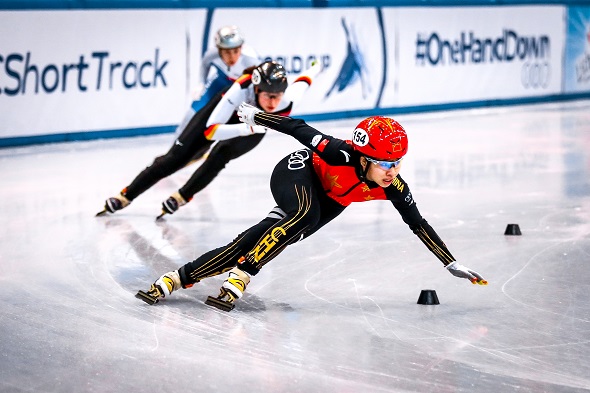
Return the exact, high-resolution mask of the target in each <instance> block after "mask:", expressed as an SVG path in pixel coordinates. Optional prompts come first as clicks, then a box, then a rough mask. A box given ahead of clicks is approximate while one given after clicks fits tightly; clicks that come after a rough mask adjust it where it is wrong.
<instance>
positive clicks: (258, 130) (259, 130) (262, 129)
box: [248, 126, 268, 134]
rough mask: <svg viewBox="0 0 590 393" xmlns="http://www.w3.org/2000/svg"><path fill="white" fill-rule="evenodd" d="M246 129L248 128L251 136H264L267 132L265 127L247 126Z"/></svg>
mask: <svg viewBox="0 0 590 393" xmlns="http://www.w3.org/2000/svg"><path fill="white" fill-rule="evenodd" d="M248 128H250V130H251V131H252V134H266V131H268V128H266V127H265V126H248Z"/></svg>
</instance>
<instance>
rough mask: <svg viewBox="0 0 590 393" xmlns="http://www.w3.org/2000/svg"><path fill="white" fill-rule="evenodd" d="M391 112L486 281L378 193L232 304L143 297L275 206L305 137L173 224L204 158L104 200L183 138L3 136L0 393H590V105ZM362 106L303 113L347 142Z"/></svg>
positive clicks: (426, 203) (457, 245)
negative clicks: (287, 166) (121, 201)
mask: <svg viewBox="0 0 590 393" xmlns="http://www.w3.org/2000/svg"><path fill="white" fill-rule="evenodd" d="M395 118H396V119H397V120H399V121H400V122H401V123H402V125H403V126H404V127H405V129H406V130H407V131H408V134H409V143H410V146H409V153H408V155H407V156H406V159H405V162H404V167H403V168H402V171H401V175H402V176H403V177H404V179H405V180H406V181H407V182H408V183H409V185H410V187H411V189H412V192H413V195H414V198H415V200H416V202H417V204H418V207H419V209H420V211H421V213H422V215H423V216H424V217H425V218H426V219H427V220H428V222H429V223H430V224H431V225H432V226H433V228H434V229H435V230H436V231H437V232H438V234H439V235H440V236H441V238H442V239H443V240H444V241H445V243H446V244H447V246H448V247H449V249H450V251H451V252H452V253H453V255H454V256H455V257H456V258H457V259H458V261H459V262H460V263H462V264H464V265H466V266H468V267H469V268H472V269H473V270H475V271H477V272H478V273H480V274H481V275H482V276H484V278H485V279H487V280H488V281H489V285H488V286H487V287H484V286H478V285H477V286H476V285H471V284H470V283H469V282H468V281H467V280H463V279H458V278H455V277H453V276H451V274H449V273H448V272H447V271H445V270H444V269H443V267H442V264H441V263H440V262H439V261H438V260H437V259H436V258H435V257H434V256H433V255H432V254H431V253H430V252H429V251H428V250H427V249H426V247H424V245H423V244H422V243H421V242H420V241H419V239H418V238H417V237H416V236H415V235H414V234H413V233H412V232H411V231H410V230H409V229H408V227H407V226H406V225H405V224H404V223H403V222H402V220H401V218H400V217H399V214H398V213H397V211H396V210H395V209H394V208H393V206H391V204H390V203H389V202H385V201H378V202H370V203H362V204H355V205H353V206H351V207H350V208H348V209H347V210H346V211H345V212H344V213H343V214H342V215H341V216H340V217H339V218H338V219H336V220H335V221H334V222H332V223H330V224H329V225H327V226H326V227H325V228H323V229H322V230H321V231H319V232H318V233H316V234H315V235H314V236H312V237H310V238H309V239H306V240H305V241H303V242H300V243H297V244H295V245H293V246H291V247H289V248H288V249H287V250H286V251H285V252H283V253H282V254H281V255H280V256H279V257H277V258H276V259H274V260H273V261H272V262H271V263H270V264H268V265H267V266H265V268H264V269H263V270H262V271H261V273H260V274H258V275H257V276H256V277H255V278H254V279H253V280H252V282H251V283H250V285H249V286H248V289H247V292H246V293H245V295H244V297H243V298H242V299H241V300H239V302H238V303H237V304H236V308H235V309H234V310H233V311H232V312H230V313H227V312H223V311H220V310H217V309H215V308H212V307H209V306H206V305H205V304H204V303H203V301H204V300H205V299H206V297H207V296H208V295H217V293H218V288H219V286H220V285H221V283H222V282H223V280H224V279H225V275H222V276H218V277H214V278H211V279H208V280H205V281H203V282H201V283H199V284H197V285H195V286H194V287H193V288H191V289H188V290H181V291H178V292H175V293H174V294H172V295H171V296H170V297H168V298H166V299H164V300H163V301H161V302H160V303H159V304H157V305H154V306H148V305H147V304H145V303H143V302H141V301H140V300H138V299H136V298H135V297H134V295H135V293H136V292H137V290H139V289H147V288H148V287H149V285H150V284H151V283H152V282H153V281H154V280H155V279H156V278H157V277H159V276H160V275H161V274H163V273H165V272H167V271H169V270H173V269H176V268H178V267H179V266H181V265H183V264H184V263H186V262H188V261H191V260H193V259H194V258H196V257H197V256H198V255H200V254H201V253H203V252H205V251H208V250H209V249H212V248H215V247H218V246H221V245H223V244H226V243H228V242H229V241H230V240H231V239H232V238H233V237H234V236H235V235H237V234H238V233H239V232H241V231H242V230H244V229H246V228H247V227H249V226H250V225H252V224H254V223H256V222H258V221H259V220H260V219H262V218H263V217H264V216H265V215H266V213H267V212H268V211H269V210H270V209H271V208H272V207H273V206H274V202H273V200H272V197H271V194H270V191H269V185H268V180H269V177H270V173H271V171H272V168H273V167H274V164H275V163H276V162H277V161H278V160H279V159H280V158H282V157H283V156H285V155H287V154H288V153H290V152H291V151H293V150H296V149H298V148H299V147H300V145H299V144H298V143H297V142H296V141H295V140H293V139H291V138H290V137H288V136H285V135H282V134H277V133H269V134H268V135H267V136H266V137H265V138H264V140H263V142H262V143H261V144H260V145H259V146H258V147H257V148H256V149H255V150H254V151H252V152H251V153H249V154H247V155H245V156H243V157H241V158H240V159H238V160H236V161H233V162H231V163H230V164H229V165H228V167H227V168H226V169H225V170H224V171H223V172H222V173H221V174H220V176H219V177H218V178H217V179H216V180H214V181H213V183H212V184H211V185H210V186H209V187H208V188H206V189H205V190H204V191H203V192H202V193H200V194H197V196H196V197H195V199H194V200H193V201H192V202H190V203H189V204H187V205H186V206H184V207H182V208H181V209H180V210H179V211H178V212H177V213H176V214H174V215H171V216H167V218H166V219H165V220H163V221H161V222H156V221H155V220H154V219H155V217H156V216H157V215H158V214H159V213H160V205H161V202H162V201H163V200H165V199H166V198H168V196H169V195H170V194H171V193H172V192H174V191H175V190H177V189H178V188H179V187H180V186H182V185H183V184H184V182H185V181H186V180H187V179H188V177H189V176H190V175H191V173H192V172H193V171H194V169H195V168H196V166H191V167H188V168H185V169H183V170H182V171H180V172H178V173H176V174H175V175H173V176H171V177H169V178H167V179H164V180H162V181H161V182H160V183H158V184H157V185H156V186H155V187H153V188H152V189H150V190H149V191H147V192H146V193H145V194H143V195H142V196H140V197H139V198H137V199H136V200H135V201H134V202H133V203H132V204H131V205H130V206H129V207H127V208H126V209H124V210H122V211H120V212H118V213H116V214H114V215H110V216H108V217H98V218H97V217H94V215H95V213H96V212H98V211H99V210H101V209H102V206H103V204H104V200H105V198H107V197H109V196H112V195H114V194H116V193H118V192H119V191H120V190H121V189H122V188H123V187H124V186H126V185H127V184H128V183H129V182H131V180H132V179H133V178H134V177H135V175H136V174H137V173H138V172H139V171H140V170H142V169H143V168H144V167H145V166H147V165H149V164H151V162H152V160H153V159H154V158H155V157H156V156H157V155H161V154H163V153H165V152H166V151H167V150H168V148H169V146H170V145H171V144H172V143H173V140H174V137H173V136H172V135H171V134H167V135H159V136H150V137H137V138H127V139H118V140H114V139H110V140H100V141H87V142H74V143H62V144H51V145H42V146H28V147H19V148H7V149H1V150H0V168H1V169H2V170H1V171H0V184H2V188H1V191H0V193H1V195H2V204H0V211H1V219H2V226H1V229H0V233H1V237H0V239H1V240H0V241H1V248H2V252H1V257H0V284H1V288H2V289H1V290H0V320H1V322H0V392H148V391H149V392H166V393H176V392H224V393H229V392H262V393H266V392H268V393H270V392H272V393H282V392H302V393H320V392H321V393H331V392H335V393H336V392H337V393H349V392H350V393H353V392H354V393H357V392H437V393H438V392H494V393H497V392H521V393H525V392H530V393H538V392H588V391H590V101H577V102H565V103H558V104H544V105H530V106H518V107H510V108H492V109H477V110H462V111H452V112H445V113H442V112H440V113H431V114H420V115H398V116H395ZM359 120H360V119H346V120H342V121H337V122H334V121H332V122H312V123H311V124H312V125H313V126H315V127H317V128H319V129H321V130H322V131H323V132H326V133H329V134H332V135H335V136H338V137H341V138H348V136H349V135H350V133H351V132H352V130H353V128H354V126H355V125H356V124H357V123H358V121H359ZM196 165H198V164H196ZM510 223H516V224H518V225H519V227H520V229H521V231H522V236H506V235H504V230H505V228H506V226H507V225H508V224H510ZM422 289H434V290H436V292H437V294H438V298H439V300H440V304H439V305H428V306H427V305H419V304H417V300H418V296H419V294H420V291H421V290H422Z"/></svg>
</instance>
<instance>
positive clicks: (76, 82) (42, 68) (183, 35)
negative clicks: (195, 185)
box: [0, 10, 206, 137]
mask: <svg viewBox="0 0 590 393" xmlns="http://www.w3.org/2000/svg"><path fill="white" fill-rule="evenodd" d="M205 15H206V13H205V11H190V12H187V11H175V10H172V11H171V10H149V11H148V10H132V11H126V10H115V11H110V10H109V11H95V10H93V11H16V12H10V11H3V12H0V118H1V119H2V121H1V122H0V136H1V137H10V136H25V135H41V134H51V133H56V132H58V133H68V132H77V131H92V130H109V129H127V128H143V127H154V126H162V125H171V124H176V123H178V121H179V119H181V118H182V115H183V113H184V112H185V110H186V108H187V107H188V105H189V104H188V102H187V100H188V94H187V91H188V87H187V83H188V82H187V78H188V76H187V75H188V74H189V70H188V67H189V64H188V60H187V50H186V46H187V40H188V32H187V26H188V21H187V18H190V22H191V23H192V24H197V25H200V26H201V29H202V27H203V26H204V21H205ZM193 44H196V45H199V46H200V45H201V43H200V42H197V43H193Z"/></svg>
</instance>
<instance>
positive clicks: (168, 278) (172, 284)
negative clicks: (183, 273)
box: [135, 270, 182, 305]
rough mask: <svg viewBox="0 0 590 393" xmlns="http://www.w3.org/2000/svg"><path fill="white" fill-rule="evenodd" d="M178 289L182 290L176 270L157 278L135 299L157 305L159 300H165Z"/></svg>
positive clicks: (138, 293) (139, 292)
mask: <svg viewBox="0 0 590 393" xmlns="http://www.w3.org/2000/svg"><path fill="white" fill-rule="evenodd" d="M179 288H182V284H181V283H180V276H179V275H178V270H175V271H173V272H169V273H166V274H164V275H163V276H162V277H160V278H158V279H157V280H156V282H155V283H153V284H152V286H151V287H150V289H148V290H147V291H145V292H144V291H138V292H137V294H136V295H135V297H136V298H138V299H140V300H143V301H144V302H146V303H147V304H149V305H152V304H156V303H158V302H159V301H160V299H163V298H165V297H166V296H167V295H170V294H171V293H172V292H174V291H176V290H177V289H179Z"/></svg>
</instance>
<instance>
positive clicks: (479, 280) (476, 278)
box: [446, 261, 488, 285]
mask: <svg viewBox="0 0 590 393" xmlns="http://www.w3.org/2000/svg"><path fill="white" fill-rule="evenodd" d="M446 269H447V270H448V271H449V272H450V273H451V274H452V275H453V276H455V277H459V278H466V279H468V280H469V281H471V283H472V284H479V285H488V282H487V281H486V280H484V279H483V277H482V276H480V275H479V274H478V273H477V272H474V271H473V270H471V269H469V268H468V267H465V266H463V265H461V264H460V263H458V262H457V261H455V262H452V263H450V264H448V265H447V267H446Z"/></svg>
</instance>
